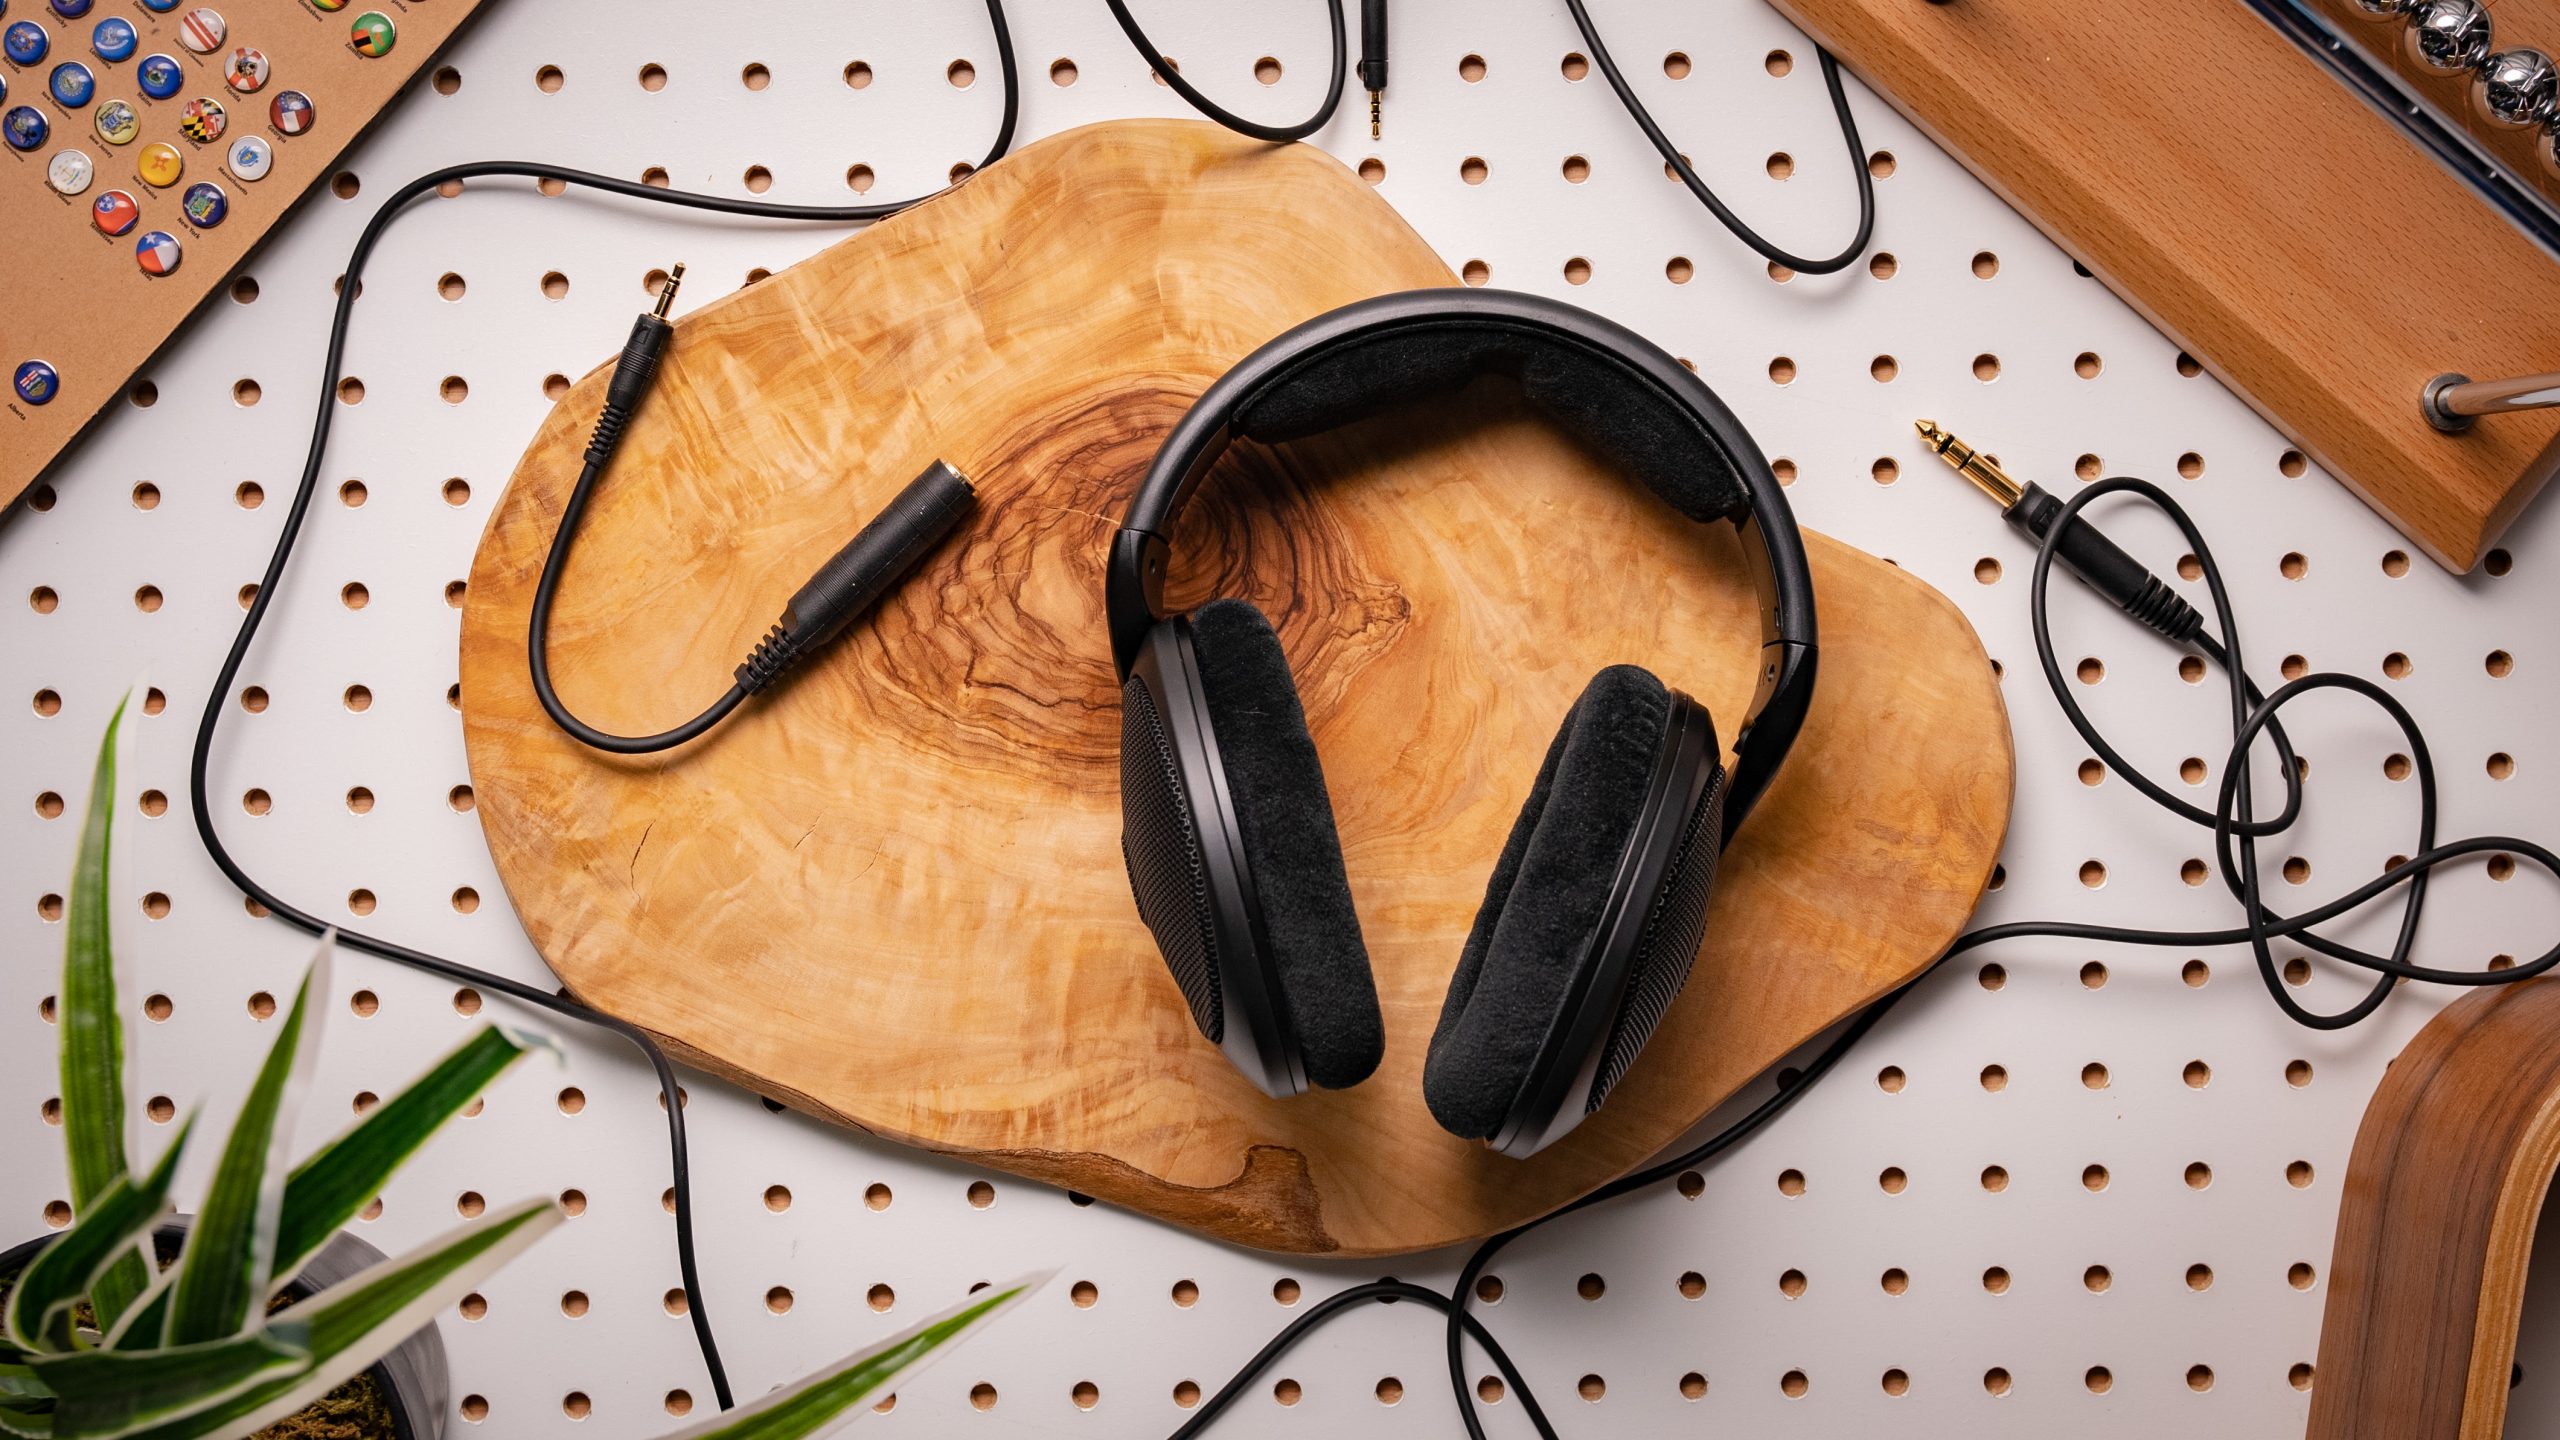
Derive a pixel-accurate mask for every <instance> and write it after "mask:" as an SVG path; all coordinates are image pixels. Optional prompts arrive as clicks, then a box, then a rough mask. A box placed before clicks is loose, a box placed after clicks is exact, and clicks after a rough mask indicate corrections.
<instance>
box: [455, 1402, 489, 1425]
mask: <svg viewBox="0 0 2560 1440" xmlns="http://www.w3.org/2000/svg"><path fill="white" fill-rule="evenodd" d="M461 1410H462V1418H463V1419H465V1420H468V1421H470V1422H471V1423H472V1424H474V1425H477V1424H479V1423H480V1422H481V1421H483V1420H486V1419H488V1418H489V1401H488V1399H487V1398H486V1397H484V1396H479V1395H465V1396H463V1397H462V1405H461Z"/></svg>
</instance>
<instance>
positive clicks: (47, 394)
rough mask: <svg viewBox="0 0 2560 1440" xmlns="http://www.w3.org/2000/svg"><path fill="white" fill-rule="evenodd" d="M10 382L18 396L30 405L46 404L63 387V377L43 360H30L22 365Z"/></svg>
mask: <svg viewBox="0 0 2560 1440" xmlns="http://www.w3.org/2000/svg"><path fill="white" fill-rule="evenodd" d="M9 383H10V388H11V389H12V390H14V391H16V392H17V396H18V398H19V399H21V400H24V401H26V402H27V403H28V404H30V405H43V404H46V403H48V402H50V401H51V400H52V399H53V397H54V396H55V395H56V394H57V393H59V392H60V391H61V389H62V377H61V376H60V375H57V374H55V373H54V369H53V367H52V366H50V365H47V364H46V363H44V362H43V361H41V360H29V361H27V362H26V363H25V364H23V365H20V366H19V367H18V373H17V375H16V376H15V377H14V378H13V379H12V380H11V381H10V382H9Z"/></svg>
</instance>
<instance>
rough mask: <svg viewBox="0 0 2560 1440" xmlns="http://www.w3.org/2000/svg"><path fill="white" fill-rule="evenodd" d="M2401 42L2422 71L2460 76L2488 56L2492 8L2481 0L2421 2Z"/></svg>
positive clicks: (2413, 10)
mask: <svg viewBox="0 0 2560 1440" xmlns="http://www.w3.org/2000/svg"><path fill="white" fill-rule="evenodd" d="M2400 41H2401V44H2402V45H2403V46H2404V47H2406V48H2407V50H2408V52H2409V58H2410V59H2411V60H2413V61H2415V62H2416V63H2417V64H2418V65H2420V66H2421V67H2423V68H2425V69H2428V70H2432V71H2434V72H2435V73H2437V74H2439V75H2459V74H2461V73H2462V72H2463V71H2465V70H2469V69H2471V68H2473V67H2474V66H2477V65H2478V64H2479V63H2480V62H2481V61H2483V60H2485V59H2487V58H2488V56H2489V7H2487V6H2485V5H2483V4H2481V3H2480V0H2420V3H2419V4H2417V5H2415V6H2412V7H2411V8H2410V11H2409V28H2408V29H2407V30H2406V31H2404V32H2402V34H2401V36H2400Z"/></svg>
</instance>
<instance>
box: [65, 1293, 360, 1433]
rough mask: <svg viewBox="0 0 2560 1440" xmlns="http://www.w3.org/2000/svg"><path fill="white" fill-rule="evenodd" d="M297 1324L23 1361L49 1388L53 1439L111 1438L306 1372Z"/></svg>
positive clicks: (306, 1361)
mask: <svg viewBox="0 0 2560 1440" xmlns="http://www.w3.org/2000/svg"><path fill="white" fill-rule="evenodd" d="M302 1329H303V1327H302V1324H301V1322H299V1321H295V1320H289V1319H284V1318H279V1319H278V1320H277V1322H276V1323H275V1324H273V1325H270V1326H268V1327H266V1328H265V1329H263V1330H258V1331H254V1332H252V1333H250V1334H247V1335H233V1336H230V1337H227V1338H225V1339H221V1340H214V1341H210V1342H207V1343H205V1344H202V1345H177V1346H171V1347H168V1348H165V1349H160V1350H83V1351H80V1352H79V1353H77V1354H72V1355H37V1356H31V1357H29V1359H28V1362H27V1364H28V1367H29V1368H30V1369H32V1370H34V1371H35V1372H36V1378H37V1379H38V1380H40V1381H42V1382H43V1383H44V1386H45V1388H46V1389H48V1390H51V1391H52V1392H53V1395H54V1410H53V1435H54V1440H115V1437H118V1436H123V1435H132V1434H137V1433H140V1432H142V1431H144V1430H146V1429H150V1428H153V1427H156V1426H158V1425H160V1424H162V1423H163V1422H165V1421H169V1420H171V1419H173V1418H176V1417H180V1416H186V1415H191V1414H195V1413H199V1412H201V1411H203V1410H204V1409H205V1408H206V1407H208V1406H212V1405H218V1404H220V1403H221V1402H222V1401H224V1400H226V1399H229V1398H230V1397H232V1396H234V1395H238V1394H240V1393H242V1392H244V1391H247V1390H250V1389H253V1388H256V1387H259V1386H261V1385H267V1384H273V1383H275V1382H277V1381H278V1380H280V1379H284V1378H286V1377H290V1376H293V1375H299V1374H305V1373H308V1372H309V1371H310V1370H311V1368H312V1356H311V1354H310V1352H309V1351H308V1350H306V1349H305V1348H304V1347H303V1336H302ZM184 1433H194V1434H210V1433H212V1432H211V1431H209V1430H207V1431H195V1432H184ZM242 1433H245V1432H242Z"/></svg>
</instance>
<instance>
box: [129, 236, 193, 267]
mask: <svg viewBox="0 0 2560 1440" xmlns="http://www.w3.org/2000/svg"><path fill="white" fill-rule="evenodd" d="M184 258H185V255H184V252H182V251H181V250H179V248H178V237H177V236H175V235H172V234H170V233H169V232H168V231H166V230H153V231H149V232H147V233H146V234H144V235H143V237H142V238H141V239H139V240H136V241H135V242H133V261H134V263H135V264H137V265H140V266H141V267H142V273H143V274H145V275H167V274H171V273H173V272H175V271H176V270H177V268H178V262H179V261H180V260H181V259H184Z"/></svg>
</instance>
